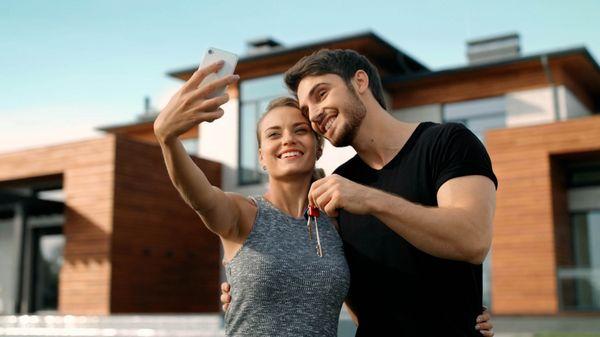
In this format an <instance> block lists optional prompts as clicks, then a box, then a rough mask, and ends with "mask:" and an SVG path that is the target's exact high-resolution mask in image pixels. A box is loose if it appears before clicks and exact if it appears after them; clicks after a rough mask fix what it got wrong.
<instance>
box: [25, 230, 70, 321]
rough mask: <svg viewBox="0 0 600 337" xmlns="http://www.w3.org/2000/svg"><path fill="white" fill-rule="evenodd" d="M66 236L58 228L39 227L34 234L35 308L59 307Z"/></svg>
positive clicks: (51, 308)
mask: <svg viewBox="0 0 600 337" xmlns="http://www.w3.org/2000/svg"><path fill="white" fill-rule="evenodd" d="M64 246H65V238H64V236H63V235H62V234H60V233H56V230H48V229H37V230H36V233H35V235H34V249H35V253H34V254H35V260H34V266H33V269H34V274H35V275H34V278H33V281H34V282H33V309H34V311H40V310H56V309H57V308H58V276H59V273H60V268H61V267H62V264H63V249H64Z"/></svg>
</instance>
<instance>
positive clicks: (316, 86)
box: [308, 82, 327, 97]
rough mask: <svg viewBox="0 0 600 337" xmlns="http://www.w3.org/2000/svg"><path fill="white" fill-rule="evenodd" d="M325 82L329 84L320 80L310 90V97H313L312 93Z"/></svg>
mask: <svg viewBox="0 0 600 337" xmlns="http://www.w3.org/2000/svg"><path fill="white" fill-rule="evenodd" d="M323 84H327V83H326V82H319V83H317V84H316V85H314V86H313V87H312V88H311V89H310V91H309V92H308V97H312V95H313V94H314V93H315V91H316V90H317V89H318V88H319V87H320V86H321V85H323Z"/></svg>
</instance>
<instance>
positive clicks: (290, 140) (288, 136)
mask: <svg viewBox="0 0 600 337" xmlns="http://www.w3.org/2000/svg"><path fill="white" fill-rule="evenodd" d="M282 140H283V145H288V144H295V143H296V140H295V135H294V133H293V132H288V131H285V132H283V137H282Z"/></svg>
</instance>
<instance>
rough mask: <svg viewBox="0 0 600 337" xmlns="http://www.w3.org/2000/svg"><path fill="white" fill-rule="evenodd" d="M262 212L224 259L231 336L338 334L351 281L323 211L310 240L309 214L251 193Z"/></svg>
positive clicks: (341, 253)
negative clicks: (231, 254) (285, 208)
mask: <svg viewBox="0 0 600 337" xmlns="http://www.w3.org/2000/svg"><path fill="white" fill-rule="evenodd" d="M252 199H253V200H254V201H255V202H256V204H257V206H258V213H257V215H256V220H255V222H254V225H253V227H252V230H251V232H250V234H249V235H248V238H247V239H246V241H245V242H244V244H243V245H242V247H241V248H240V250H239V251H238V252H237V253H236V254H235V256H234V257H233V258H232V259H231V261H230V262H229V263H227V264H226V265H225V272H226V274H227V281H228V282H229V284H230V285H231V298H232V301H231V304H230V306H229V309H228V310H227V312H226V313H225V333H226V335H227V336H311V337H313V336H331V337H335V336H337V327H338V318H339V314H340V309H341V306H342V303H343V301H344V299H345V298H346V294H347V292H348V287H349V285H350V272H349V269H348V265H347V263H346V259H345V257H344V251H343V247H342V241H341V239H340V237H339V236H338V233H337V231H336V230H335V228H334V226H333V224H332V222H331V221H330V220H329V218H328V217H327V216H326V215H325V214H323V213H322V214H321V216H320V217H319V218H318V219H317V221H318V222H319V236H320V239H321V246H322V249H323V257H319V256H318V255H317V251H316V248H315V247H316V238H315V234H314V227H313V238H312V240H310V241H309V239H308V231H307V228H306V220H305V219H304V218H294V217H292V216H290V215H288V214H286V213H283V212H282V211H280V210H279V209H277V208H276V207H275V206H274V205H273V204H271V203H270V202H269V201H267V200H266V199H265V198H263V197H260V196H259V197H254V198H252Z"/></svg>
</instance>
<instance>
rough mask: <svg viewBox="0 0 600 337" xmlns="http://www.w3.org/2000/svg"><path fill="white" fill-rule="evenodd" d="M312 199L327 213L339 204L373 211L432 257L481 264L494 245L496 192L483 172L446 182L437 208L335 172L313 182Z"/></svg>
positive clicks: (356, 211)
mask: <svg viewBox="0 0 600 337" xmlns="http://www.w3.org/2000/svg"><path fill="white" fill-rule="evenodd" d="M309 198H310V202H311V204H313V205H317V206H318V207H319V208H321V209H323V210H324V211H325V212H326V213H327V214H328V215H329V216H335V215H337V209H339V208H343V209H345V210H346V211H348V212H350V213H354V214H370V215H373V216H375V217H377V218H378V219H379V220H381V221H382V222H383V223H385V224H386V225H387V226H388V227H389V228H390V229H392V230H393V231H394V232H396V233H398V234H399V235H400V236H402V237H403V238H405V239H406V240H407V241H408V242H410V243H411V244H412V245H413V246H415V247H417V248H418V249H420V250H422V251H424V252H426V253H428V254H430V255H433V256H437V257H441V258H445V259H451V260H459V261H466V262H470V263H473V264H481V263H482V262H483V260H484V259H485V256H486V255H487V253H488V250H489V248H490V245H491V240H492V220H493V217H494V209H495V203H496V192H495V186H494V183H493V182H492V181H491V180H490V179H489V178H487V177H484V176H463V177H458V178H453V179H450V180H448V181H446V182H445V183H444V184H443V185H442V186H441V187H440V188H439V190H438V192H437V201H438V206H437V207H427V206H422V205H419V204H415V203H413V202H410V201H408V200H406V199H404V198H402V197H399V196H396V195H393V194H389V193H386V192H383V191H381V190H377V189H374V188H370V187H366V186H363V185H360V184H357V183H354V182H352V181H350V180H348V179H346V178H343V177H341V176H338V175H335V174H334V175H331V176H329V177H327V178H323V179H321V180H318V181H316V182H315V183H313V185H312V186H311V190H310V192H309Z"/></svg>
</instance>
